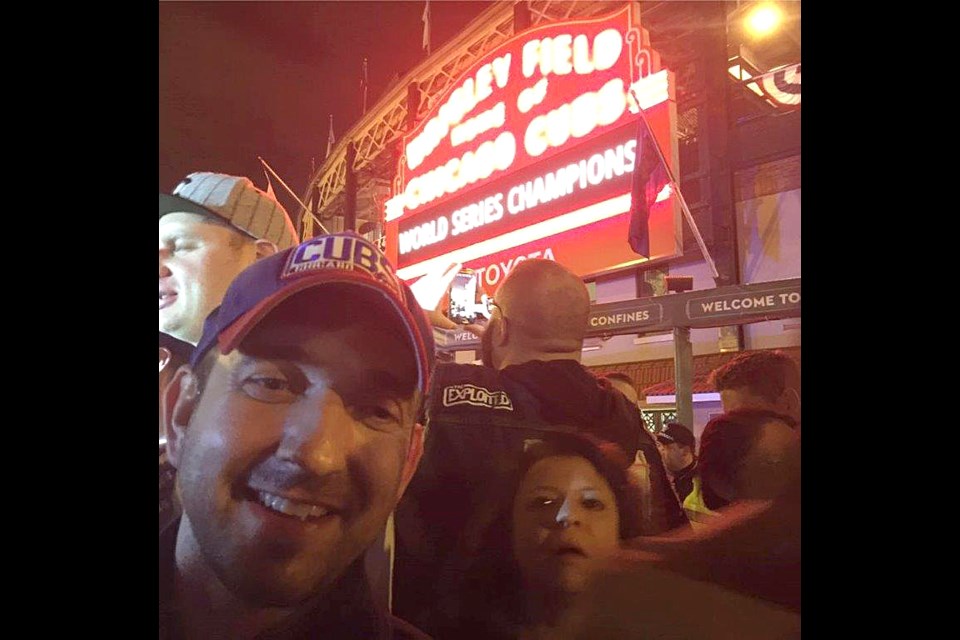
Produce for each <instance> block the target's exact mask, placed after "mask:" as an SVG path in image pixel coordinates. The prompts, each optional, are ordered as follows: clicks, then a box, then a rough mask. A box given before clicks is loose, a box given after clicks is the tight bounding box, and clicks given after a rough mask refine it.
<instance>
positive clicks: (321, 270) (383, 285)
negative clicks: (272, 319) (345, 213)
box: [190, 231, 435, 394]
mask: <svg viewBox="0 0 960 640" xmlns="http://www.w3.org/2000/svg"><path fill="white" fill-rule="evenodd" d="M326 284H350V285H355V286H357V287H361V288H363V289H367V290H370V291H374V292H377V293H379V294H380V295H381V296H382V297H383V301H384V302H385V303H386V304H385V305H384V306H385V307H386V308H388V309H390V310H392V311H393V312H394V314H395V315H396V316H397V317H398V318H399V319H400V321H401V323H402V324H403V326H404V328H405V329H406V333H407V337H408V338H409V341H410V346H411V347H412V348H413V352H414V354H415V355H416V359H417V373H418V387H419V388H420V390H421V392H423V393H424V394H425V393H426V392H427V390H428V388H429V384H430V374H431V372H432V370H433V365H434V355H435V347H434V342H433V327H432V326H431V325H430V323H429V322H428V320H427V317H426V315H425V314H424V312H423V309H422V308H421V307H420V304H419V303H418V302H417V299H416V298H415V297H414V295H413V292H412V291H411V290H410V287H409V286H407V284H406V283H405V282H403V281H402V280H400V279H399V278H398V277H397V274H396V271H395V270H394V268H393V265H391V264H390V262H389V261H388V260H387V258H386V256H384V255H383V253H382V252H381V251H380V250H379V249H378V248H377V247H376V246H375V245H374V244H373V243H371V242H370V241H368V240H367V239H366V238H364V237H363V236H361V235H359V234H357V233H355V232H353V231H344V232H341V233H332V234H329V235H321V236H316V237H314V238H311V239H310V240H307V241H306V242H303V243H301V244H300V245H298V246H295V247H291V248H289V249H286V250H284V251H280V252H278V253H275V254H273V255H272V256H269V257H266V258H263V259H260V260H257V261H256V262H254V263H253V264H252V265H250V266H249V267H247V268H246V269H244V270H243V271H242V272H241V273H240V274H239V275H238V276H237V277H236V279H234V281H233V282H232V283H231V284H230V287H229V288H228V289H227V292H226V294H224V296H223V302H221V303H220V306H219V307H217V308H216V309H214V310H213V311H212V312H211V313H210V315H209V316H207V319H206V322H204V324H203V335H202V336H201V337H200V342H199V343H197V346H196V348H195V349H194V350H193V354H192V355H191V356H190V366H192V367H196V366H197V365H198V364H199V363H200V362H201V361H202V360H203V358H204V356H205V355H206V354H207V353H208V352H209V351H210V349H211V348H213V346H214V345H215V344H216V345H218V346H219V348H220V352H221V353H223V354H227V353H230V352H231V351H233V350H234V349H236V348H237V347H238V346H239V345H240V343H241V342H242V341H243V339H244V338H245V337H246V336H247V334H249V332H250V330H251V329H253V327H255V326H256V325H257V324H258V323H259V322H260V321H261V320H263V319H264V318H265V317H266V316H267V314H269V313H270V312H271V311H272V310H273V309H275V308H276V307H277V305H279V304H280V303H281V302H283V301H284V300H286V299H288V298H289V297H290V296H292V295H293V294H295V293H299V292H301V291H304V290H306V289H309V288H312V287H319V286H323V285H326Z"/></svg>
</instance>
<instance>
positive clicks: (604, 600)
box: [158, 172, 800, 640]
mask: <svg viewBox="0 0 960 640" xmlns="http://www.w3.org/2000/svg"><path fill="white" fill-rule="evenodd" d="M491 307H492V315H491V318H490V321H489V322H488V323H487V324H486V325H485V326H484V327H482V328H480V327H475V328H474V330H475V331H477V332H478V333H479V334H480V339H481V359H482V364H457V363H452V362H438V358H437V354H436V349H435V345H434V330H435V328H437V327H440V328H449V326H451V324H449V323H448V321H447V322H445V320H444V318H442V317H441V316H440V315H439V314H438V313H437V312H436V310H434V309H423V308H422V307H421V306H420V304H419V303H418V302H417V299H416V298H415V296H414V294H413V291H412V290H411V288H410V287H409V286H408V285H407V284H406V283H405V282H403V281H402V280H400V279H399V278H398V277H397V275H396V272H395V271H394V268H393V266H392V265H391V264H390V262H389V260H388V259H387V258H386V257H385V256H384V254H383V253H382V252H381V251H380V250H379V249H378V248H377V247H376V245H375V244H373V243H371V242H369V241H367V240H366V239H365V238H364V237H362V236H360V235H358V234H356V233H354V232H351V231H346V232H341V233H332V234H326V235H319V236H316V237H313V238H308V239H305V240H304V241H303V242H300V240H299V238H297V234H296V231H295V229H294V226H293V224H292V223H291V221H290V217H289V215H288V214H287V212H286V211H285V210H284V209H283V207H282V206H281V205H280V204H279V202H277V201H276V199H275V198H274V197H273V196H272V195H270V194H267V193H265V192H263V191H261V190H260V189H258V188H257V187H256V186H255V185H254V184H253V183H252V181H250V180H249V179H247V178H242V177H237V176H229V175H224V174H218V173H212V172H201V173H193V174H191V175H190V176H188V177H187V178H185V179H184V180H183V181H182V182H181V183H180V184H179V185H178V186H177V187H176V188H175V189H174V190H173V192H172V193H171V194H161V195H160V388H159V398H160V402H159V405H160V433H161V437H160V440H161V444H160V551H159V572H158V574H159V629H160V637H161V638H188V639H191V638H204V640H207V639H209V638H263V639H266V638H270V639H279V638H322V637H329V638H365V639H366V638H430V637H432V638H436V639H438V640H443V639H446V638H454V639H455V638H494V639H498V638H504V639H506V638H510V639H524V640H527V639H539V638H649V637H677V638H793V637H799V633H800V622H799V620H800V618H799V614H800V579H799V578H800V571H799V568H800V563H799V561H800V376H799V368H798V366H797V363H796V362H795V361H794V360H793V359H791V358H789V357H788V356H786V355H784V354H782V353H779V352H769V351H763V352H744V353H742V354H740V355H739V356H737V357H735V358H733V359H732V360H731V361H730V362H728V363H727V364H726V365H724V366H723V367H721V368H720V369H718V370H717V371H715V372H714V374H713V375H712V377H711V380H712V381H713V384H714V386H715V387H716V389H717V390H718V392H719V393H720V396H721V402H722V404H723V410H724V412H723V413H722V414H720V415H718V416H715V417H713V418H712V419H711V420H710V421H709V423H708V424H707V425H706V426H705V427H704V430H703V432H702V434H701V437H700V442H699V447H698V446H697V439H696V437H695V436H694V433H693V432H692V431H691V429H690V428H688V426H686V425H683V424H680V423H676V422H675V423H670V424H668V425H666V426H665V428H664V429H663V430H662V431H660V432H659V433H656V434H654V433H651V432H650V431H649V430H648V429H647V428H645V426H644V422H643V419H642V417H641V413H640V409H639V406H638V399H639V398H638V395H637V392H636V389H635V388H634V386H633V383H632V380H630V379H629V378H627V379H623V377H622V376H616V375H611V376H597V375H594V374H593V373H592V372H591V371H590V370H588V369H587V368H586V367H585V366H583V364H582V363H581V362H580V356H581V348H582V346H583V341H584V337H585V333H586V329H587V318H588V314H589V310H590V300H589V295H588V292H587V289H586V286H585V285H584V284H583V282H582V281H581V280H580V279H579V278H578V277H577V276H576V275H575V274H573V273H572V272H571V271H570V270H568V269H567V268H565V267H564V266H562V265H560V264H559V263H557V262H554V261H551V260H544V259H530V260H526V261H523V262H521V263H520V264H519V265H517V266H516V267H515V268H514V269H513V270H512V271H511V272H510V274H509V276H508V277H507V278H506V280H505V281H504V282H503V284H502V285H501V286H500V288H499V289H498V291H497V292H496V296H495V299H494V301H493V302H492V304H491ZM671 602H673V603H681V602H682V603H683V604H684V605H685V606H682V607H678V606H677V605H676V604H674V605H673V606H670V604H669V603H671ZM698 603H699V604H698Z"/></svg>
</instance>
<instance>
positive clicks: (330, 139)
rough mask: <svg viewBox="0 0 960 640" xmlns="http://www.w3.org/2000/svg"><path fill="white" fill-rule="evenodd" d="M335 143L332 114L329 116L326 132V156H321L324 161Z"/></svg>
mask: <svg viewBox="0 0 960 640" xmlns="http://www.w3.org/2000/svg"><path fill="white" fill-rule="evenodd" d="M336 141H337V139H336V138H334V137H333V114H332V113H331V114H330V129H329V130H328V132H327V155H325V156H323V159H324V160H326V159H327V158H329V157H330V152H331V151H333V144H334V143H335V142H336Z"/></svg>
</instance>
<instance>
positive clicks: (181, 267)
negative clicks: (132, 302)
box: [160, 172, 299, 344]
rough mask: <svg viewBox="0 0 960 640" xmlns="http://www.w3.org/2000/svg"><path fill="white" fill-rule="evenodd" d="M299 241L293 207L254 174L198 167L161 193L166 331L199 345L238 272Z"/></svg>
mask: <svg viewBox="0 0 960 640" xmlns="http://www.w3.org/2000/svg"><path fill="white" fill-rule="evenodd" d="M298 242H299V240H298V239H297V232H296V230H295V229H294V226H293V222H291V220H290V216H289V215H287V212H286V210H285V209H284V208H283V207H282V206H281V205H280V203H279V202H277V200H276V198H275V197H273V195H272V194H269V193H266V192H264V191H261V190H260V189H258V188H256V187H255V186H254V184H253V182H251V181H250V180H249V179H248V178H243V177H239V176H231V175H226V174H222V173H212V172H197V173H191V174H190V175H188V176H187V177H186V178H184V179H183V180H182V181H181V182H180V184H178V185H177V186H176V188H174V190H173V193H172V194H165V193H161V194H160V331H162V332H164V333H168V334H170V335H172V336H174V337H175V338H178V339H179V340H183V341H185V342H189V343H190V344H196V343H197V341H198V340H200V332H201V330H202V329H203V321H204V319H205V318H206V317H207V314H209V313H210V312H211V311H212V310H213V309H214V307H216V306H217V305H218V304H220V300H221V299H223V293H224V291H226V290H227V285H229V284H230V282H231V281H232V280H233V279H234V277H236V275H237V274H238V273H240V272H241V271H243V270H244V269H245V268H246V267H248V266H249V265H251V264H253V262H254V261H256V260H258V259H260V258H263V257H266V256H269V255H272V254H274V253H276V252H277V251H282V250H283V249H287V248H289V247H292V246H293V245H295V244H297V243H298Z"/></svg>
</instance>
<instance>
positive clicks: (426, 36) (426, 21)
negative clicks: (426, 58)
mask: <svg viewBox="0 0 960 640" xmlns="http://www.w3.org/2000/svg"><path fill="white" fill-rule="evenodd" d="M420 20H421V21H422V22H423V44H422V45H421V46H422V47H423V50H424V51H426V52H427V55H430V0H427V1H426V3H425V4H424V7H423V17H422V18H420Z"/></svg>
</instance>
